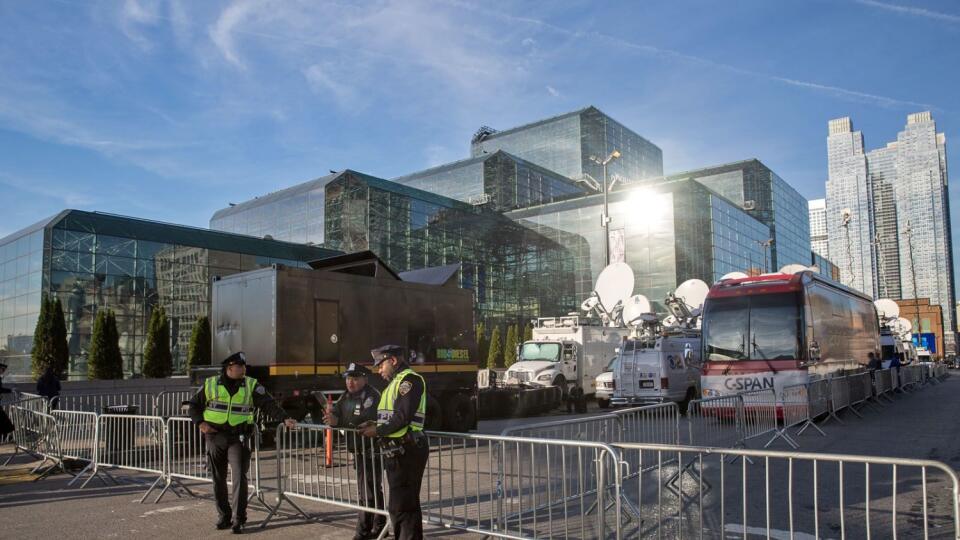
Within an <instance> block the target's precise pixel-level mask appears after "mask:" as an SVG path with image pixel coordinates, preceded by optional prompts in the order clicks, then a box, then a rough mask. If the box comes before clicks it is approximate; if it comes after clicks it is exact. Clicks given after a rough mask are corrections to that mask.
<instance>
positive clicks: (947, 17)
mask: <svg viewBox="0 0 960 540" xmlns="http://www.w3.org/2000/svg"><path fill="white" fill-rule="evenodd" d="M853 1H854V2H856V3H858V4H861V5H864V6H869V7H873V8H878V9H883V10H886V11H892V12H894V13H902V14H904V15H913V16H915V17H923V18H926V19H933V20H936V21H941V22H946V23H951V24H957V23H960V15H952V14H950V13H942V12H939V11H933V10H929V9H925V8H918V7H913V6H901V5H899V4H889V3H887V2H877V1H876V0H853Z"/></svg>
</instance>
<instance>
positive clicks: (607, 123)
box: [471, 107, 663, 183]
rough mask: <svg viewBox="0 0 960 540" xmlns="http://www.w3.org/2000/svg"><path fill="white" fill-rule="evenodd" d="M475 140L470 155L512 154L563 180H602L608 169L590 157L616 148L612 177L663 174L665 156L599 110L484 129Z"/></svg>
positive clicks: (630, 178) (610, 167)
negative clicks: (502, 151)
mask: <svg viewBox="0 0 960 540" xmlns="http://www.w3.org/2000/svg"><path fill="white" fill-rule="evenodd" d="M481 133H482V135H478V136H476V137H474V140H473V142H472V144H471V155H472V156H473V157H480V156H482V155H483V154H484V153H493V152H496V151H497V150H504V151H507V152H509V153H511V154H513V155H515V156H518V157H520V158H522V159H525V160H527V161H530V162H532V163H535V164H537V165H539V166H541V167H544V168H546V169H548V170H550V171H553V172H555V173H557V174H559V175H561V176H565V177H567V178H571V179H574V180H580V179H582V178H584V176H585V175H589V176H591V177H592V178H594V179H596V181H597V182H602V181H603V169H602V167H601V166H600V165H598V164H596V163H594V162H593V161H591V160H590V156H596V157H598V158H601V159H602V158H604V157H606V156H607V155H609V154H610V152H612V151H613V150H619V151H620V154H621V156H620V158H619V159H617V160H614V161H613V162H611V163H610V164H609V165H608V167H607V175H608V177H614V176H618V177H620V178H621V179H622V181H623V182H624V183H629V182H636V181H640V180H643V179H646V178H656V177H660V176H662V175H663V152H662V151H661V150H660V148H659V147H657V146H656V145H654V144H653V143H651V142H650V141H648V140H646V139H644V138H643V137H641V136H640V135H637V134H636V133H634V132H633V131H631V130H630V129H628V128H626V127H625V126H623V124H620V123H619V122H617V121H616V120H614V119H612V118H610V117H609V116H607V115H605V114H603V113H602V112H600V111H599V110H598V109H596V108H595V107H587V108H586V109H582V110H580V111H575V112H572V113H567V114H563V115H560V116H555V117H553V118H548V119H546V120H541V121H539V122H534V123H532V124H527V125H524V126H520V127H516V128H512V129H508V130H505V131H497V132H494V131H492V130H491V131H485V132H481Z"/></svg>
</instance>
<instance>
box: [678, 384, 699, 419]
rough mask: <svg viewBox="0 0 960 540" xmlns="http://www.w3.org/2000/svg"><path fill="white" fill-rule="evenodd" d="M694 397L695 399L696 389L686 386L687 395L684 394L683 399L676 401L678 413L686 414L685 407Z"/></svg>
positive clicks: (686, 407)
mask: <svg viewBox="0 0 960 540" xmlns="http://www.w3.org/2000/svg"><path fill="white" fill-rule="evenodd" d="M694 399H697V389H696V388H692V387H691V388H687V395H686V396H684V398H683V401H681V402H680V403H678V404H677V405H678V406H679V409H680V414H682V415H684V416H686V414H687V409H688V408H689V407H690V402H691V401H693V400H694Z"/></svg>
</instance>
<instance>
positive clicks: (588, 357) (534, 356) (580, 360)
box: [505, 263, 633, 413]
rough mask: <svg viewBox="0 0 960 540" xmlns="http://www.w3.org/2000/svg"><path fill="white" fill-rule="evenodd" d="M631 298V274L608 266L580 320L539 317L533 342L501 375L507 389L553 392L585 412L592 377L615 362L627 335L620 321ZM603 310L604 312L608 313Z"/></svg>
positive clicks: (592, 389)
mask: <svg viewBox="0 0 960 540" xmlns="http://www.w3.org/2000/svg"><path fill="white" fill-rule="evenodd" d="M632 292H633V270H632V269H631V268H630V266H629V265H627V264H626V263H614V264H611V265H610V266H607V267H606V268H604V269H603V271H602V272H600V276H599V277H598V278H597V284H596V286H595V287H594V291H593V293H592V294H591V296H590V298H588V299H587V300H585V301H584V302H583V304H581V306H580V307H581V308H582V309H583V310H584V311H585V312H586V314H585V315H583V316H581V315H578V314H571V315H568V316H564V317H541V318H539V319H537V320H536V321H535V324H534V327H533V339H531V340H530V341H526V342H524V343H522V344H521V345H520V346H519V347H517V361H516V363H514V364H513V365H512V366H510V368H509V369H508V370H507V373H506V375H505V379H506V380H505V382H506V384H507V385H526V386H556V387H558V388H560V391H561V396H562V399H563V400H564V401H566V400H567V399H570V400H572V401H573V402H574V403H575V405H576V410H577V412H581V413H582V412H586V401H585V400H586V398H587V397H590V396H593V395H594V394H595V393H596V390H597V384H596V377H597V376H598V375H600V374H601V373H603V372H604V370H605V369H606V368H607V366H608V365H609V364H610V362H611V361H612V360H613V359H614V358H615V357H616V355H617V349H618V348H619V347H620V345H621V343H622V342H623V340H624V338H626V336H627V334H628V332H629V331H628V329H627V328H626V327H624V326H623V321H622V318H621V314H622V310H623V306H624V302H625V300H627V299H629V297H630V294H631V293H632ZM608 306H609V307H608Z"/></svg>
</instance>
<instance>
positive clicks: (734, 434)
mask: <svg viewBox="0 0 960 540" xmlns="http://www.w3.org/2000/svg"><path fill="white" fill-rule="evenodd" d="M742 417H743V401H742V400H741V398H740V396H739V395H732V396H722V397H714V398H708V399H695V400H693V401H691V402H690V405H688V406H687V429H686V430H685V434H684V431H681V433H682V434H684V435H682V436H684V437H685V439H683V440H681V444H690V445H699V446H717V447H724V448H733V447H735V446H741V445H742V444H743V441H742V440H741V437H740V419H741V418H742Z"/></svg>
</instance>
